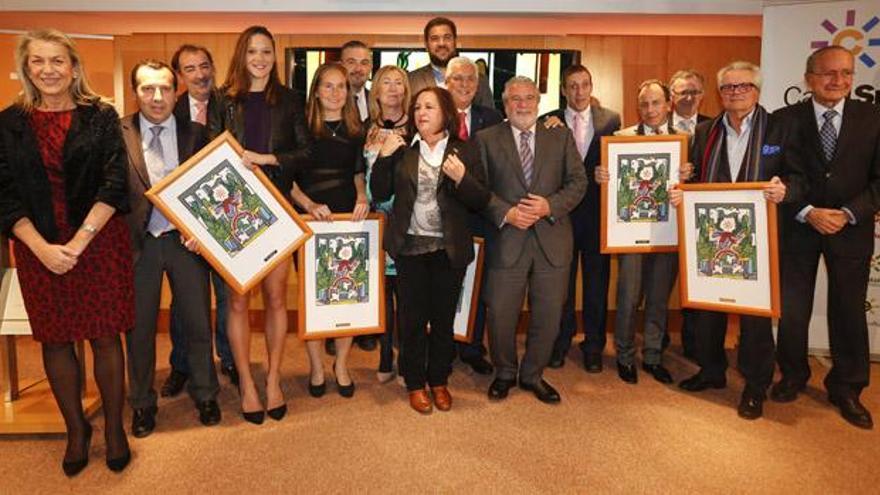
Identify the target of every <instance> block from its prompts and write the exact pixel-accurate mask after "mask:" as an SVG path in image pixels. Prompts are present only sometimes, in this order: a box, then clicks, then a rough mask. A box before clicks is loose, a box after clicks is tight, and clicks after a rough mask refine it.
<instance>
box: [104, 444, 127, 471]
mask: <svg viewBox="0 0 880 495" xmlns="http://www.w3.org/2000/svg"><path fill="white" fill-rule="evenodd" d="M129 462H131V449H126V450H125V454H122V455H121V456H119V457H115V458H113V459H107V468H108V469H110V471H113V472H114V473H119V472H122V470H123V469H125V467H126V466H128V463H129Z"/></svg>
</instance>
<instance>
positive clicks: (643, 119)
mask: <svg viewBox="0 0 880 495" xmlns="http://www.w3.org/2000/svg"><path fill="white" fill-rule="evenodd" d="M637 95H638V96H637V98H638V107H637V108H638V110H639V123H638V124H637V125H634V126H631V127H627V128H626V129H622V130H620V131H617V132H615V133H614V134H615V135H616V136H658V135H662V134H675V133H676V130H675V128H674V127H673V126H672V121H671V120H670V118H669V114H670V111H671V109H672V106H671V94H670V91H669V87H668V86H666V85H665V84H663V82H661V81H660V80H658V79H648V80H647V81H644V82H643V83H641V84H640V85H639V90H638V93H637ZM681 173H682V174H683V175H685V176H687V175H688V174H690V166H685V167H681ZM679 178H680V179H681V177H679ZM596 182H599V183H603V182H608V170H607V169H605V168H601V167H599V168H596ZM666 207H667V208H669V204H668V202H667V205H666ZM617 263H618V265H617V266H618V272H617V312H616V313H615V317H614V347H615V348H616V349H617V374H618V376H619V377H620V379H621V380H623V381H624V382H626V383H636V382H637V381H638V374H637V372H636V366H635V362H636V361H635V359H636V348H635V333H636V329H635V323H636V322H635V320H636V310H637V309H638V307H639V303H640V302H641V300H642V294H644V295H645V341H644V344H643V346H642V369H644V370H645V371H647V372H648V373H649V374H651V376H653V377H654V379H655V380H657V381H658V382H660V383H664V384H669V383H672V375H670V373H669V371H668V370H667V369H666V368H665V367H663V364H662V357H663V336H664V335H666V325H667V308H668V303H669V293H670V292H671V291H672V286H673V285H674V284H675V277H676V275H677V274H678V254H677V253H653V254H619V255H618V256H617Z"/></svg>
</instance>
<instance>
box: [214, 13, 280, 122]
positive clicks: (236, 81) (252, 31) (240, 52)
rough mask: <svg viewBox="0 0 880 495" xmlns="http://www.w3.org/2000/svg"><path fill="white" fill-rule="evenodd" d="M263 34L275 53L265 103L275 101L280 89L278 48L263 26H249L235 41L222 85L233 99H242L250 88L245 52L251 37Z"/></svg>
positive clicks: (273, 102) (271, 103)
mask: <svg viewBox="0 0 880 495" xmlns="http://www.w3.org/2000/svg"><path fill="white" fill-rule="evenodd" d="M257 35H263V36H265V37H267V38H269V41H271V42H272V51H273V52H274V53H275V63H273V64H272V70H271V71H270V73H269V82H268V84H266V93H265V95H266V103H268V104H270V105H274V104H275V102H276V101H277V98H278V95H277V93H278V92H279V91H281V89H280V88H281V78H280V77H279V76H278V48H277V46H276V45H275V37H274V36H272V33H271V32H269V29H267V28H266V27H264V26H251V27H249V28H247V29H245V30H244V32H242V33H241V35H239V37H238V41H236V42H235V51H234V52H233V54H232V60H231V61H230V62H229V70H228V71H227V72H226V81H225V82H224V83H223V87H224V88H226V94H227V95H229V96H230V97H231V98H232V99H233V100H236V101H242V100H244V99H245V98H246V97H247V94H248V92H249V91H250V89H251V75H250V73H249V72H248V69H247V52H248V46H250V43H251V38H253V37H254V36H257Z"/></svg>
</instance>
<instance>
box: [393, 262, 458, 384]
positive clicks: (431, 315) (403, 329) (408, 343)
mask: <svg viewBox="0 0 880 495" xmlns="http://www.w3.org/2000/svg"><path fill="white" fill-rule="evenodd" d="M395 261H396V262H397V283H398V297H399V299H398V300H399V302H400V310H399V315H400V373H401V374H402V375H403V378H404V380H406V388H407V390H410V391H412V390H420V389H422V388H424V387H425V383H427V384H428V385H429V386H431V387H439V386H442V385H446V383H447V377H448V375H449V367H450V366H451V365H452V359H453V358H454V357H455V341H454V337H453V332H452V323H453V321H454V320H455V308H456V305H457V303H458V297H459V293H460V292H461V283H462V280H463V279H464V272H465V269H464V268H452V267H451V266H450V264H449V258H448V257H447V256H446V251H442V250H441V251H435V252H433V253H428V254H420V255H417V256H400V257H398V259H397V260H395ZM428 324H430V325H431V329H430V332H429V331H428Z"/></svg>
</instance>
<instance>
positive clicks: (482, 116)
mask: <svg viewBox="0 0 880 495" xmlns="http://www.w3.org/2000/svg"><path fill="white" fill-rule="evenodd" d="M503 120H504V118H503V117H501V114H500V113H498V110H495V108H491V107H484V106H482V105H477V104H476V103H472V104H471V122H470V124H471V127H470V132H469V133H468V137H469V138H470V140H473V139H474V137H476V135H477V132H479V131H481V130H483V129H485V128H487V127H492V126H493V125H495V124H500V123H501V121H503Z"/></svg>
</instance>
